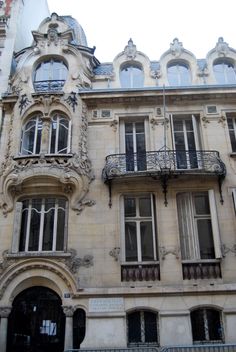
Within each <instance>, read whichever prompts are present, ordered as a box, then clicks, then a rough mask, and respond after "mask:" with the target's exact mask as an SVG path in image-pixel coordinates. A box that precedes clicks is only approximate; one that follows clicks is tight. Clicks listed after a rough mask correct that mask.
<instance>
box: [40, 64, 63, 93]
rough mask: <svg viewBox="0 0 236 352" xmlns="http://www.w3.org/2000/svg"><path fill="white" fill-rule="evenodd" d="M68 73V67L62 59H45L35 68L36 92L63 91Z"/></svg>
mask: <svg viewBox="0 0 236 352" xmlns="http://www.w3.org/2000/svg"><path fill="white" fill-rule="evenodd" d="M67 74H68V69H67V67H66V65H65V63H64V62H63V61H62V60H55V59H50V60H47V61H43V62H41V63H40V64H39V65H38V66H37V68H36V70H35V74H34V89H35V91H36V92H50V91H52V92H55V91H56V92H58V91H61V90H62V88H63V86H64V83H65V81H66V78H67Z"/></svg>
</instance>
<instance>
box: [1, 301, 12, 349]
mask: <svg viewBox="0 0 236 352" xmlns="http://www.w3.org/2000/svg"><path fill="white" fill-rule="evenodd" d="M10 313H11V307H0V317H1V322H0V351H1V352H6V350H7V325H8V316H9V314H10Z"/></svg>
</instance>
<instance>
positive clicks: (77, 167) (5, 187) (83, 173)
mask: <svg viewBox="0 0 236 352" xmlns="http://www.w3.org/2000/svg"><path fill="white" fill-rule="evenodd" d="M44 175H47V177H50V178H51V180H55V182H57V183H59V184H61V186H62V188H64V187H66V188H65V190H67V191H68V189H69V190H70V192H71V207H72V209H73V210H76V211H79V212H81V204H80V201H81V200H83V198H84V197H85V195H86V194H87V193H88V189H89V183H90V182H91V181H92V179H93V174H92V169H91V162H90V160H88V159H85V158H83V159H82V158H81V157H80V156H79V155H77V154H74V155H73V156H72V157H71V156H70V157H69V156H58V155H57V156H55V157H54V156H45V155H43V154H42V155H40V157H38V158H34V157H26V158H18V159H16V160H14V159H12V161H11V162H10V163H8V162H7V161H5V162H4V163H2V165H1V168H0V190H1V193H0V209H2V211H3V213H4V214H5V215H6V214H7V213H8V212H10V211H12V210H13V203H14V197H15V196H16V195H17V194H19V193H20V192H21V189H22V187H23V185H24V182H25V181H27V180H29V179H34V178H36V177H38V178H40V177H43V176H44ZM45 186H46V185H45ZM68 186H69V188H68ZM35 187H37V184H36V185H35ZM84 205H88V204H84Z"/></svg>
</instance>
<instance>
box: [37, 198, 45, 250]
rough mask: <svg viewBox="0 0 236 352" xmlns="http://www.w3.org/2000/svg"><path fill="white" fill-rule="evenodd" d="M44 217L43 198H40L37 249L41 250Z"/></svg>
mask: <svg viewBox="0 0 236 352" xmlns="http://www.w3.org/2000/svg"><path fill="white" fill-rule="evenodd" d="M44 217H45V199H43V200H42V206H41V213H40V226H39V245H38V250H39V251H42V248H43V228H44Z"/></svg>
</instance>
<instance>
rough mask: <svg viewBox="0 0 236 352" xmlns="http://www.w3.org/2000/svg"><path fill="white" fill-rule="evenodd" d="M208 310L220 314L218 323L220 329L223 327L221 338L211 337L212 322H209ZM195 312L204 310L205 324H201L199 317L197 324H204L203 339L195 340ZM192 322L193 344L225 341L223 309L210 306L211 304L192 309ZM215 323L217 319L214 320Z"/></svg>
mask: <svg viewBox="0 0 236 352" xmlns="http://www.w3.org/2000/svg"><path fill="white" fill-rule="evenodd" d="M207 311H209V312H210V311H212V312H213V311H214V312H217V313H218V314H219V316H218V323H219V325H220V329H221V332H220V335H221V338H220V339H217V340H215V339H214V340H213V339H211V338H210V334H209V330H210V329H209V327H210V324H209V316H208V314H207ZM195 312H202V313H203V325H202V324H201V321H199V319H198V320H197V325H200V326H201V325H202V326H201V328H202V331H203V332H204V337H205V338H203V339H201V340H194V332H193V325H195V323H194V324H193V314H194V313H195ZM195 319H196V318H195ZM190 322H191V330H192V339H193V344H208V343H224V327H223V319H222V311H221V310H219V309H216V308H214V307H209V306H208V307H200V308H195V309H192V310H191V312H190ZM214 324H215V321H214Z"/></svg>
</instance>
